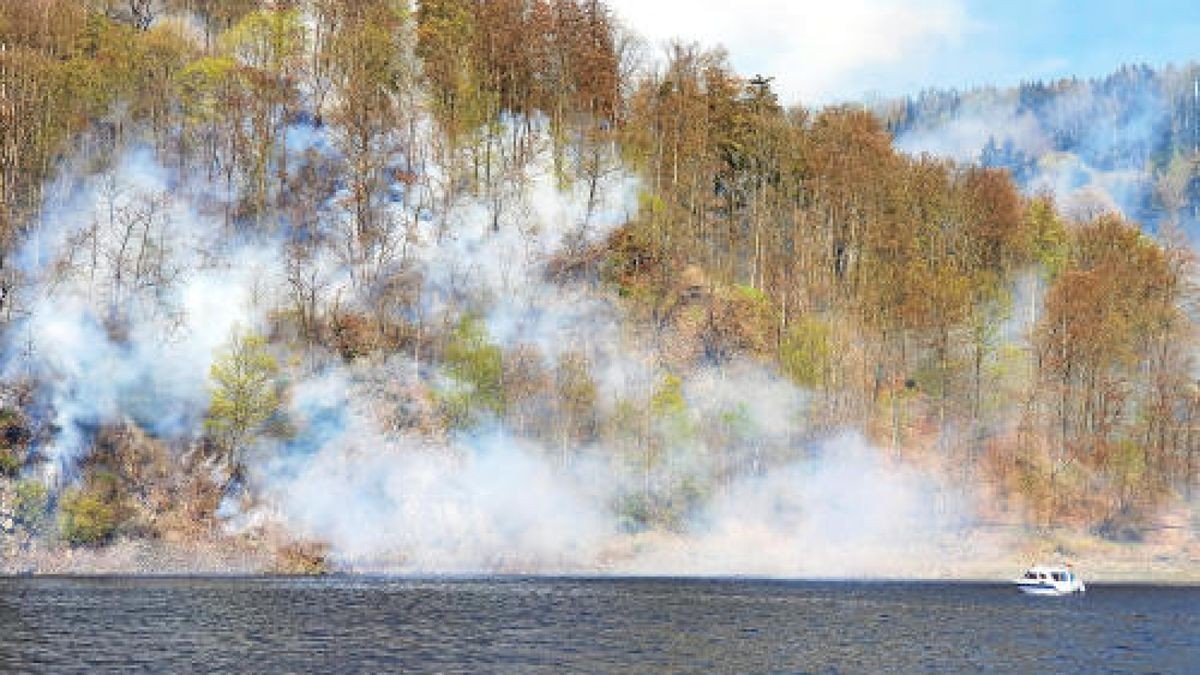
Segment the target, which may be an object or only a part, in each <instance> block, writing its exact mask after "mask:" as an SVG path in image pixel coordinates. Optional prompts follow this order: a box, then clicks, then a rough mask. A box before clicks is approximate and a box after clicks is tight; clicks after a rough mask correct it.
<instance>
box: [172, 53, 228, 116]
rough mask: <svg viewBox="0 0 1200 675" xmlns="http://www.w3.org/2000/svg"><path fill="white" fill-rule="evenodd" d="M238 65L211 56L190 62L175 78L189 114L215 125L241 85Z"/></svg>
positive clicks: (226, 59) (225, 59) (223, 58)
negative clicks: (233, 90) (232, 90)
mask: <svg viewBox="0 0 1200 675" xmlns="http://www.w3.org/2000/svg"><path fill="white" fill-rule="evenodd" d="M237 76H238V73H237V63H236V62H235V61H234V60H233V59H232V58H229V57H226V56H209V57H205V58H201V59H197V60H195V61H193V62H191V63H189V64H188V65H187V66H186V67H184V68H183V69H182V70H180V71H179V73H178V74H176V76H175V86H176V89H177V91H178V94H179V97H180V99H181V101H182V102H183V104H184V107H185V109H186V110H187V112H188V115H189V116H190V117H192V118H193V119H195V120H197V121H204V122H211V121H215V120H217V119H219V118H220V117H221V116H222V115H223V114H225V112H226V111H224V110H223V106H224V105H227V103H228V97H229V95H230V91H231V89H232V88H233V87H238V86H241V82H240V80H239V79H238V77H237Z"/></svg>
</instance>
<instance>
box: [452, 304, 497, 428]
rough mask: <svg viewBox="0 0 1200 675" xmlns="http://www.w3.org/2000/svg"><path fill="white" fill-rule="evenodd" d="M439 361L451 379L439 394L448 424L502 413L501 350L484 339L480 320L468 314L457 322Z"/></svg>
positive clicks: (468, 423)
mask: <svg viewBox="0 0 1200 675" xmlns="http://www.w3.org/2000/svg"><path fill="white" fill-rule="evenodd" d="M443 361H444V365H445V369H446V373H447V374H448V375H450V377H451V378H453V380H454V385H453V386H451V387H449V388H448V389H447V390H446V391H443V392H441V393H440V395H439V402H440V403H441V407H442V410H443V412H444V414H445V415H446V418H447V421H448V422H449V424H450V426H452V427H463V426H469V425H471V424H474V423H476V422H478V421H479V419H480V417H481V416H487V415H494V416H500V415H503V414H504V410H505V408H506V400H505V394H504V358H503V353H502V352H501V351H500V348H499V347H498V346H496V345H494V344H492V343H491V342H490V341H489V340H488V335H487V329H486V328H485V327H484V325H483V322H482V321H480V320H479V319H478V318H475V317H471V316H467V317H464V318H463V319H462V320H461V321H459V323H458V326H457V327H456V328H455V329H454V331H453V332H452V333H451V334H450V336H449V338H448V341H447V343H446V349H445V352H444V354H443Z"/></svg>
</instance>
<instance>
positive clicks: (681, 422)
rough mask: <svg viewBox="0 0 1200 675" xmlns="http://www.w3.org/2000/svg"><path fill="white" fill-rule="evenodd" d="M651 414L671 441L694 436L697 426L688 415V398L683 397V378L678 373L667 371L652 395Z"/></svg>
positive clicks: (661, 431) (666, 439)
mask: <svg viewBox="0 0 1200 675" xmlns="http://www.w3.org/2000/svg"><path fill="white" fill-rule="evenodd" d="M650 414H651V415H653V416H654V417H655V418H656V419H657V420H658V421H659V425H658V430H659V432H660V433H661V434H664V435H665V437H664V438H663V439H662V440H664V441H667V443H668V444H670V443H671V442H681V441H686V440H688V439H691V438H693V437H694V436H695V435H696V431H697V430H696V428H695V427H694V425H693V424H692V421H691V419H690V418H689V416H688V410H687V400H686V399H684V397H683V380H681V379H680V378H679V376H678V375H675V374H673V373H667V374H666V375H664V376H663V379H662V382H660V383H659V385H658V388H657V389H655V390H654V394H653V395H652V396H651V397H650Z"/></svg>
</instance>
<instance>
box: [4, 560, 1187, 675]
mask: <svg viewBox="0 0 1200 675" xmlns="http://www.w3.org/2000/svg"><path fill="white" fill-rule="evenodd" d="M979 669H992V670H1001V671H1019V672H1031V671H1042V672H1044V671H1056V672H1064V671H1066V672H1071V671H1078V672H1095V671H1097V670H1105V671H1136V672H1144V671H1156V672H1200V588H1162V587H1103V586H1098V587H1096V588H1094V589H1089V592H1088V593H1087V595H1086V596H1084V597H1075V598H1030V597H1024V596H1021V595H1020V594H1018V593H1017V591H1016V590H1014V589H1012V588H1010V587H1007V586H998V585H972V584H901V583H802V582H772V581H747V580H674V579H511V578H503V579H482V578H481V579H444V580H428V579H426V580H408V579H404V580H398V579H363V578H325V579H287V578H273V579H272V578H268V579H260V578H251V579H221V578H218V579H145V578H140V579H139V578H134V579H122V578H104V579H57V578H36V579H0V671H8V670H28V671H35V672H43V671H53V672H61V671H67V672H71V671H86V672H104V671H120V672H128V671H130V670H146V671H152V672H164V671H190V672H195V671H207V672H212V671H237V672H355V671H361V672H388V671H391V672H395V671H401V670H403V671H420V670H428V671H439V672H446V671H487V672H496V671H507V672H530V671H543V672H563V671H574V672H578V671H586V672H676V671H688V672H696V671H704V672H730V671H742V672H745V671H774V672H778V671H831V670H835V671H855V672H859V671H880V670H903V671H912V670H926V671H938V672H947V671H955V672H961V671H964V670H979Z"/></svg>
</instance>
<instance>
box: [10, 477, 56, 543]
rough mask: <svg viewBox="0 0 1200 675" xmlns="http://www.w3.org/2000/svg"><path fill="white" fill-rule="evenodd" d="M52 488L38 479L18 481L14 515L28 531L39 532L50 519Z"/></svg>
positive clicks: (18, 522)
mask: <svg viewBox="0 0 1200 675" xmlns="http://www.w3.org/2000/svg"><path fill="white" fill-rule="evenodd" d="M49 510H50V490H48V489H47V488H46V486H45V485H42V484H41V483H40V482H38V481H36V480H23V481H20V482H19V483H17V489H16V500H15V502H14V504H13V515H14V518H15V520H16V521H17V524H19V525H20V526H21V527H24V528H25V529H26V530H27V531H29V532H33V533H38V532H41V531H42V530H44V529H45V527H46V525H47V523H48V522H49V519H50V515H49V513H50V511H49Z"/></svg>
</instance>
